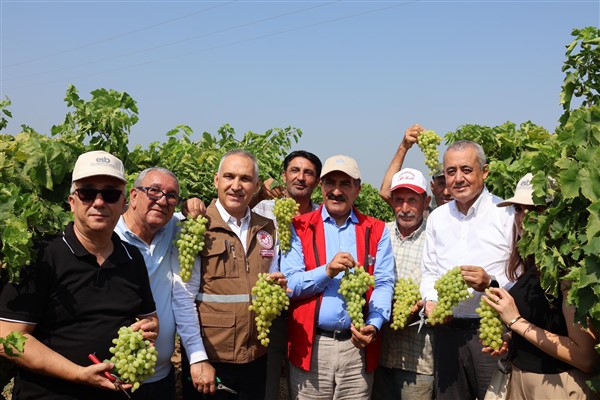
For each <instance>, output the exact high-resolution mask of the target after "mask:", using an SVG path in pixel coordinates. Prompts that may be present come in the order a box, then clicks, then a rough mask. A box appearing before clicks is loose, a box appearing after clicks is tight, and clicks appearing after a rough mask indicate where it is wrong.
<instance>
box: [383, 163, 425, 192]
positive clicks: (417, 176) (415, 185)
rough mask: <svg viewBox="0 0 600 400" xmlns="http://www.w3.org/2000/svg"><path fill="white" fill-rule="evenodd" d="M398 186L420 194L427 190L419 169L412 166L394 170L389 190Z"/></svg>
mask: <svg viewBox="0 0 600 400" xmlns="http://www.w3.org/2000/svg"><path fill="white" fill-rule="evenodd" d="M400 188H408V189H411V190H413V191H415V192H417V193H418V194H422V193H425V191H426V190H427V180H426V179H425V177H424V176H423V174H422V173H421V171H419V170H416V169H413V168H404V169H401V170H400V171H398V172H396V173H395V174H394V176H393V177H392V186H391V187H390V191H392V192H393V191H394V190H396V189H400Z"/></svg>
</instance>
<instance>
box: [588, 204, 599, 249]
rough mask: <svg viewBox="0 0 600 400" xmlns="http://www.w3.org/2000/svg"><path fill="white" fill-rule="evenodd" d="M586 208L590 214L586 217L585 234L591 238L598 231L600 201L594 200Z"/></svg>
mask: <svg viewBox="0 0 600 400" xmlns="http://www.w3.org/2000/svg"><path fill="white" fill-rule="evenodd" d="M587 209H588V211H589V212H590V215H589V217H588V223H587V227H586V235H587V237H588V240H590V239H591V238H593V237H594V236H596V235H597V234H598V232H600V201H596V202H595V203H593V204H592V205H591V206H589V207H588V208H587ZM596 254H598V253H596Z"/></svg>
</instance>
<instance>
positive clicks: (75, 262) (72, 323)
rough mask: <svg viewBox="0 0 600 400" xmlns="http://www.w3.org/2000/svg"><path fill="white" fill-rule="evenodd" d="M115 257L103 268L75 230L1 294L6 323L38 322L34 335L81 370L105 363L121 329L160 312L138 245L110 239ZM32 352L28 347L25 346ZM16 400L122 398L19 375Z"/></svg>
mask: <svg viewBox="0 0 600 400" xmlns="http://www.w3.org/2000/svg"><path fill="white" fill-rule="evenodd" d="M112 241H113V244H114V250H113V253H112V254H111V255H110V256H109V257H108V259H107V260H106V261H105V262H104V263H103V264H102V265H101V266H100V265H98V263H97V261H96V257H95V256H94V255H92V254H90V253H89V252H88V251H87V250H86V249H85V248H84V247H83V245H82V244H81V242H79V240H78V239H77V237H76V236H75V233H74V231H73V223H72V222H71V223H69V225H68V226H67V228H66V229H65V231H64V232H62V233H61V234H59V235H56V236H54V237H52V238H50V239H48V240H46V241H43V242H41V243H40V244H39V245H38V254H37V260H36V262H35V264H34V265H32V266H30V267H28V268H26V269H25V270H24V271H23V273H22V283H21V284H19V285H10V284H7V285H5V286H4V288H2V293H0V318H1V319H6V320H12V321H19V322H27V323H35V324H36V327H35V330H34V332H33V336H34V337H36V338H37V339H38V340H39V341H40V342H42V343H43V344H45V345H46V346H48V347H49V348H51V349H52V350H54V351H56V352H57V353H60V354H62V355H63V356H64V357H66V358H68V359H69V360H71V361H73V362H74V363H76V364H79V365H83V366H87V365H90V364H91V361H90V360H89V359H88V354H89V353H96V355H97V356H98V358H99V359H100V360H103V359H108V358H110V357H111V354H110V352H109V351H108V349H109V348H110V347H111V346H112V340H113V339H114V338H115V337H116V336H117V331H118V329H119V328H120V327H121V326H125V325H130V324H132V323H133V322H135V319H136V317H139V316H144V315H148V314H151V313H153V312H154V311H155V310H156V307H155V305H154V299H153V297H152V292H151V289H150V283H149V280H148V272H147V270H146V265H145V263H144V259H143V257H142V255H141V254H140V252H139V250H138V249H136V248H135V247H134V246H131V245H129V244H127V243H124V242H122V241H121V239H120V238H119V236H118V235H117V234H116V233H113V235H112ZM25 352H27V342H25ZM14 396H15V397H14V398H15V399H22V398H23V399H24V398H36V399H42V398H43V399H59V398H60V399H96V398H97V399H112V398H114V399H123V398H125V396H124V394H123V393H119V392H110V391H106V390H102V389H94V388H92V387H90V386H82V385H77V384H72V383H70V382H66V381H63V380H58V379H53V378H49V377H46V376H42V375H38V374H34V373H32V372H30V371H26V370H24V369H19V371H18V375H17V377H16V379H15V389H14Z"/></svg>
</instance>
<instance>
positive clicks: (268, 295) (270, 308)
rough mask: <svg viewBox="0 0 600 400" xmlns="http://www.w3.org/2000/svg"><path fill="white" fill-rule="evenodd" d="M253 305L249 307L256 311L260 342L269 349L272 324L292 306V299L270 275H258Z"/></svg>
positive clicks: (253, 294)
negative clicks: (282, 312) (283, 311)
mask: <svg viewBox="0 0 600 400" xmlns="http://www.w3.org/2000/svg"><path fill="white" fill-rule="evenodd" d="M252 296H253V298H252V304H251V305H250V306H249V307H248V309H249V310H250V311H254V314H256V317H255V318H254V320H255V321H256V328H257V329H258V340H260V343H261V344H262V345H263V346H265V347H267V346H268V345H269V341H270V340H269V332H270V330H269V328H270V327H271V322H272V321H273V320H274V319H275V318H276V317H277V316H279V315H281V311H282V310H287V309H288V307H289V305H290V299H289V297H288V296H287V295H286V293H285V289H284V288H282V287H281V286H280V285H279V283H277V282H276V281H275V280H273V279H270V278H269V274H267V273H262V274H258V281H257V282H256V285H254V287H253V288H252Z"/></svg>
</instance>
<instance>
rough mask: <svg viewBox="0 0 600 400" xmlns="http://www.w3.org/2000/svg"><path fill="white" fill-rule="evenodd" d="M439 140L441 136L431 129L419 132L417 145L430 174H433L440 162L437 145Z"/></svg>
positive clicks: (440, 140)
mask: <svg viewBox="0 0 600 400" xmlns="http://www.w3.org/2000/svg"><path fill="white" fill-rule="evenodd" d="M441 142H442V138H441V137H439V136H438V135H437V133H435V132H434V131H432V130H427V131H423V132H421V134H420V135H419V138H418V139H417V145H418V146H419V148H420V149H421V151H422V152H423V155H424V156H425V165H427V167H429V173H430V174H431V176H433V174H434V173H435V171H436V169H437V168H438V167H439V164H440V160H439V157H440V152H439V151H438V148H437V147H438V146H439V145H440V143H441Z"/></svg>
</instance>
